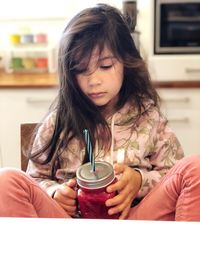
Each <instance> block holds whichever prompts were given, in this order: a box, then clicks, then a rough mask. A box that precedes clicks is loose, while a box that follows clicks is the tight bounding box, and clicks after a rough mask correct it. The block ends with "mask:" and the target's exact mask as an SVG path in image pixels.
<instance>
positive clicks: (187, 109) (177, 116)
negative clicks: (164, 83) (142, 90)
mask: <svg viewBox="0 0 200 267" xmlns="http://www.w3.org/2000/svg"><path fill="white" fill-rule="evenodd" d="M158 93H159V95H160V97H161V99H162V104H161V108H162V111H163V113H164V114H165V115H166V117H167V119H168V120H169V126H170V127H171V128H172V129H173V130H174V132H175V133H176V135H177V137H178V139H179V141H180V142H181V144H182V146H183V149H184V151H185V155H191V154H200V89H190V88H188V89H180V88H179V89H167V88H166V89H159V90H158Z"/></svg>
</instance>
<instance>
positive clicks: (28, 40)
mask: <svg viewBox="0 0 200 267" xmlns="http://www.w3.org/2000/svg"><path fill="white" fill-rule="evenodd" d="M33 37H34V36H33V34H22V35H21V39H20V43H21V44H32V43H33V42H34V41H33Z"/></svg>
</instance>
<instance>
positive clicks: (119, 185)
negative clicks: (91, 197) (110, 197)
mask: <svg viewBox="0 0 200 267" xmlns="http://www.w3.org/2000/svg"><path fill="white" fill-rule="evenodd" d="M126 184H127V181H126V180H125V179H120V180H118V181H117V182H115V183H113V184H111V185H109V186H108V187H107V188H106V191H107V192H108V193H112V192H117V191H118V192H119V191H121V190H122V189H123V188H124V187H125V186H126Z"/></svg>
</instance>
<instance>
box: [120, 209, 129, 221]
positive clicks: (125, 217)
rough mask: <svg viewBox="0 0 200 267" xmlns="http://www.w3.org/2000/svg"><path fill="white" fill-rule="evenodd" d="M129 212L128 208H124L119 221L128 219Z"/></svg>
mask: <svg viewBox="0 0 200 267" xmlns="http://www.w3.org/2000/svg"><path fill="white" fill-rule="evenodd" d="M129 211H130V206H128V207H126V208H125V209H124V210H123V211H122V212H121V214H120V216H119V220H124V219H127V217H128V214H129Z"/></svg>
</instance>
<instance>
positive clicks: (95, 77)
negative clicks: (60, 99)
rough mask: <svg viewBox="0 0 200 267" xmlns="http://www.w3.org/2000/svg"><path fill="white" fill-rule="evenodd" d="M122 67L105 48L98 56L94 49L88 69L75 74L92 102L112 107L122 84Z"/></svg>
mask: <svg viewBox="0 0 200 267" xmlns="http://www.w3.org/2000/svg"><path fill="white" fill-rule="evenodd" d="M123 76H124V67H123V64H122V63H121V62H119V61H118V60H117V59H116V58H115V57H114V56H113V54H112V53H111V52H110V51H109V50H108V49H107V48H105V49H104V50H103V52H102V53H101V55H100V57H99V53H98V50H97V49H94V51H93V53H92V56H91V58H90V61H89V64H88V69H87V70H86V71H84V72H82V73H80V74H77V75H76V78H77V81H78V84H79V86H80V88H81V90H82V91H83V93H84V94H86V95H87V96H88V97H89V98H90V99H91V100H92V102H93V103H94V104H95V105H97V106H104V105H107V104H108V105H109V106H110V107H112V106H113V105H114V104H115V103H116V101H117V99H118V94H119V91H120V89H121V86H122V82H123Z"/></svg>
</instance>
